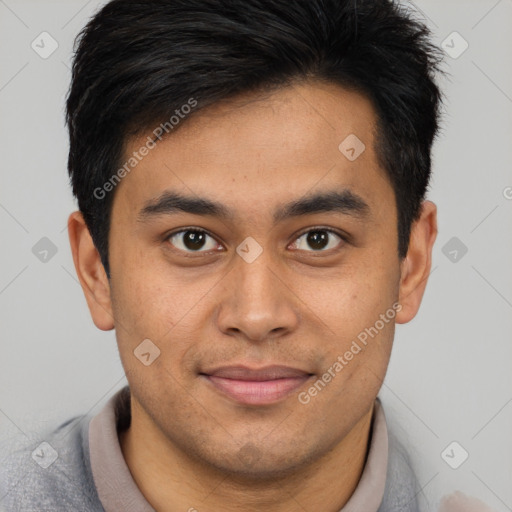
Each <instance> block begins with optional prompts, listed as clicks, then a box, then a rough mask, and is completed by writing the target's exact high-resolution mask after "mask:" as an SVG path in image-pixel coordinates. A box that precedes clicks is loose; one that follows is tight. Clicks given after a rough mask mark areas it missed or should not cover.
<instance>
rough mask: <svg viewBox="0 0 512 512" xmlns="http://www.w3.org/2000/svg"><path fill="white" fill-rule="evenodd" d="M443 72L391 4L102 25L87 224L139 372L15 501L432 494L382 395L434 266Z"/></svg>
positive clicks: (213, 504) (84, 276)
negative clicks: (433, 195) (398, 341)
mask: <svg viewBox="0 0 512 512" xmlns="http://www.w3.org/2000/svg"><path fill="white" fill-rule="evenodd" d="M438 62H439V56H438V53H437V51H436V50H435V48H433V47H432V46H431V45H430V43H429V41H428V31H427V30H426V28H425V27H424V26H423V25H422V24H420V23H418V22H416V21H414V20H413V19H412V18H411V17H410V15H409V14H408V13H407V12H405V11H404V10H403V8H401V7H400V6H398V5H396V4H394V3H391V2H388V1H384V0H379V1H359V2H348V1H343V0H294V1H289V0H287V1H285V0H243V1H242V0H238V1H237V0H229V1H228V0H169V1H162V0H158V1H156V0H151V1H145V2H142V1H131V0H114V1H112V2H110V3H108V4H106V5H105V6H104V7H103V9H101V10H100V11H99V12H98V13H97V14H96V15H95V16H94V18H93V19H92V20H91V21H90V22H89V23H88V25H87V26H86V27H85V29H84V30H83V32H82V33H81V35H80V37H79V41H78V44H77V49H76V55H75V58H74V64H73V77H72V84H71V88H70V91H69V96H68V100H67V122H68V128H69V131H70V152H69V172H70V176H71V181H72V185H73V191H74V194H75V195H76V197H77V199H78V205H79V211H78V212H75V213H73V214H72V215H71V216H70V218H69V223H68V227H69V236H70V243H71V249H72V253H73V258H74V262H75V267H76V271H77V275H78V277H79V279H80V283H81V285H82V288H83V290H84V294H85V298H86V300H87V303H88V305H89V309H90V312H91V315H92V319H93V321H94V323H95V325H96V326H97V327H98V328H99V329H102V330H111V329H115V331H116V336H117V342H118V346H119V352H120V356H121V360H122V364H123V367H124V369H125V371H126V376H127V380H128V383H129V387H127V388H125V389H123V390H121V391H120V392H118V393H117V394H116V395H115V396H114V397H112V399H111V400H110V402H109V403H108V404H107V406H106V407H105V408H104V409H103V411H102V412H100V414H98V415H97V416H95V417H94V418H92V419H91V418H89V417H80V418H74V419H73V420H70V421H69V422H67V423H66V424H64V425H62V426H61V427H59V428H58V429H56V430H55V431H54V432H53V433H52V434H51V435H50V436H47V437H46V438H45V442H46V443H47V444H46V445H44V446H43V448H41V449H40V450H41V453H40V456H41V457H42V458H44V457H46V456H47V454H48V450H50V449H51V450H53V451H54V452H55V453H56V454H57V457H54V460H53V461H52V462H51V463H50V464H48V465H46V464H44V465H43V466H47V467H44V468H43V467H42V466H41V465H37V464H35V463H34V461H33V460H32V458H34V457H32V458H31V457H30V454H31V453H33V451H34V450H35V449H36V445H34V446H30V447H24V448H22V449H19V450H17V451H15V453H14V454H13V456H12V457H11V459H10V461H9V463H8V464H7V465H6V467H7V468H8V473H9V474H8V477H5V478H4V480H6V483H4V486H5V487H6V491H5V492H6V493H7V496H6V498H5V500H4V501H5V503H6V507H7V510H24V511H25V510H38V511H41V510H52V511H60V510H62V511H64V510H91V511H107V512H111V511H123V512H126V511H146V510H147V511H149V510H157V511H159V512H175V511H187V510H189V511H194V510H197V511H199V512H201V511H221V510H222V511H235V510H236V511H247V512H252V511H275V512H285V511H286V512H291V511H303V510H307V511H326V512H337V511H340V510H342V511H344V512H347V511H355V510H360V511H365V512H376V511H379V512H385V511H386V512H390V511H393V512H395V511H415V510H417V509H418V504H417V499H416V496H417V494H418V492H419V489H418V487H417V482H416V480H415V478H414V475H413V472H412V470H411V468H410V466H409V462H408V459H407V456H406V454H405V453H404V451H403V449H402V448H401V446H400V444H399V443H398V442H397V441H396V439H395V438H394V437H393V436H392V434H391V433H390V432H388V431H387V427H386V421H385V417H384V412H383V409H382V405H381V403H380V401H379V400H378V399H377V394H378V392H379V389H380V387H381V384H382V381H383V379H384V376H385V373H386V368H387V365H388V361H389V357H390V353H391V348H392V342H393V336H394V327H395V323H405V322H408V321H409V320H411V319H412V318H413V317H414V316H415V315H416V313H417V311H418V308H419V305H420V302H421V299H422V296H423V293H424V290H425V286H426V283H427V278H428V275H429V272H430V267H431V252H432V246H433V244H434V240H435V237H436V233H437V225H436V208H435V206H434V204H433V203H431V202H429V201H425V192H426V189H427V186H428V182H429V175H430V151H431V146H432V142H433V140H434V137H435V135H436V132H437V129H438V117H439V102H440V93H439V90H438V88H437V86H436V84H435V82H434V79H433V76H434V73H435V72H436V70H437V65H438ZM45 450H47V451H46V452H45ZM53 451H52V452H51V453H53ZM36 456H37V453H36Z"/></svg>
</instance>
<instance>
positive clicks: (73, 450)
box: [0, 416, 104, 512]
mask: <svg viewBox="0 0 512 512" xmlns="http://www.w3.org/2000/svg"><path fill="white" fill-rule="evenodd" d="M89 421H90V418H89V417H87V416H79V417H76V418H72V419H70V420H68V421H66V422H65V423H63V424H61V425H60V426H59V427H58V428H56V429H55V430H53V431H51V432H50V433H48V434H47V435H44V436H37V438H34V439H30V440H29V439H26V438H23V439H15V440H13V439H9V440H3V441H2V443H1V444H0V500H1V501H0V510H2V511H4V512H17V511H23V512H32V511H33V512H36V511H37V512H46V511H48V512H50V511H51V512H61V511H62V512H64V511H66V512H68V511H69V510H90V511H92V512H104V509H103V507H102V506H101V503H100V501H99V498H98V495H97V492H96V488H95V486H94V481H93V478H92V472H91V468H90V460H89V442H88V428H89Z"/></svg>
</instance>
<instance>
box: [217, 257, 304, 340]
mask: <svg viewBox="0 0 512 512" xmlns="http://www.w3.org/2000/svg"><path fill="white" fill-rule="evenodd" d="M233 264H234V268H233V269H232V271H231V272H230V274H229V277H228V280H229V283H228V296H227V297H226V300H225V301H224V302H223V303H222V304H221V311H220V314H219V327H220V328H221V329H222V330H223V331H224V332H231V333H233V332H237V333H243V334H244V335H245V336H246V337H247V338H250V339H252V340H261V339H264V338H266V337H269V336H275V335H277V334H278V333H281V334H283V333H285V332H288V331H290V330H293V329H294V328H295V327H296V325H297V322H298V314H297V311H296V308H295V304H294V302H293V297H292V294H291V292H290V291H289V290H288V289H287V287H286V286H284V285H283V283H282V282H281V280H280V279H278V278H277V277H276V275H275V272H276V271H275V270H274V271H273V270H271V268H272V267H275V262H273V258H272V254H271V253H270V252H269V251H268V252H267V251H263V252H261V253H260V254H259V255H258V257H257V258H255V259H254V260H252V261H250V262H249V261H247V260H245V259H244V258H243V255H242V256H241V257H238V255H237V256H236V258H235V261H234V262H233Z"/></svg>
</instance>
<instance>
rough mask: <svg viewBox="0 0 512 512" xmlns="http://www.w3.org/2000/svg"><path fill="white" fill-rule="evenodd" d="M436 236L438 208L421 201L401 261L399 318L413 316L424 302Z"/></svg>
mask: <svg viewBox="0 0 512 512" xmlns="http://www.w3.org/2000/svg"><path fill="white" fill-rule="evenodd" d="M436 236H437V208H436V205H435V204H434V203H432V202H430V201H424V202H423V203H422V209H421V215H420V217H419V219H418V220H417V221H416V222H414V224H413V225H412V229H411V236H410V241H409V249H408V251H407V255H406V257H405V258H404V260H403V261H402V263H401V277H400V291H399V303H400V304H401V306H402V309H401V310H400V311H399V312H397V315H396V322H397V323H399V324H404V323H407V322H409V321H410V320H412V319H413V318H414V317H415V316H416V313H417V312H418V309H419V307H420V304H421V299H422V298H423V293H424V292H425V288H426V286H427V280H428V277H429V275H430V268H431V266H432V247H433V246H434V242H435V239H436Z"/></svg>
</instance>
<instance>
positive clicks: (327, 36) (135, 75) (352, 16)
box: [66, 0, 442, 275]
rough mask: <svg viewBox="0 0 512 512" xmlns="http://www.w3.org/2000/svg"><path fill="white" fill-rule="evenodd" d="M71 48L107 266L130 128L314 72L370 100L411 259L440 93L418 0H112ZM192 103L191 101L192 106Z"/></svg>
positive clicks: (76, 140) (99, 243)
mask: <svg viewBox="0 0 512 512" xmlns="http://www.w3.org/2000/svg"><path fill="white" fill-rule="evenodd" d="M74 50H75V53H74V59H73V67H72V81H71V85H70V89H69V93H68V97H67V104H66V107H67V108H66V122H67V126H68V129H69V137H70V149H69V159H68V170H69V174H70V178H71V183H72V187H73V193H74V195H75V196H76V197H77V199H78V207H79V209H80V211H81V212H82V214H83V216H84V219H85V222H86V224H87V227H88V229H89V231H90V233H91V236H92V239H93V241H94V244H95V246H96V248H97V250H98V252H99V254H100V257H101V261H102V263H103V265H104V267H105V271H106V272H107V275H109V264H108V235H109V230H110V218H111V209H112V201H113V197H114V193H113V192H114V189H115V184H116V183H113V178H114V179H120V177H121V176H122V175H123V173H122V172H121V173H119V172H118V169H119V170H120V166H121V165H123V162H122V158H123V153H124V148H125V147H126V142H127V140H128V139H129V137H131V136H134V135H137V134H143V133H144V132H145V131H147V130H153V128H155V126H161V127H162V128H164V127H165V130H166V132H169V131H170V130H171V129H172V128H173V127H174V126H176V127H177V124H178V123H176V122H172V121H171V122H169V120H171V118H172V117H173V116H174V118H175V119H178V118H177V116H176V115H177V114H178V113H179V114H180V119H179V121H181V122H179V125H182V124H183V122H186V119H188V118H190V117H191V116H193V115H196V114H197V112H198V111H200V110H201V109H203V108H205V107H207V106H209V105H212V104H214V103H216V102H219V101H221V100H226V99H230V98H232V97H234V96H237V95H240V94H244V93H251V92H257V91H272V90H274V89H278V88H281V87H285V86H287V85H292V84H294V83H298V82H300V81H304V80H311V79H312V80H320V81H326V82H329V83H334V84H338V85H340V86H343V87H345V88H348V89H350V90H354V91H357V92H360V93H361V94H363V95H365V97H367V98H368V99H369V100H370V101H371V102H372V105H373V107H374V109H375V111H376V114H377V119H378V123H377V134H376V144H375V149H376V152H377V157H378V159H379V164H380V165H381V166H382V167H383V168H384V169H385V171H386V173H387V175H388V177H389V180H390V182H391V184H392V186H393V189H394V193H395V197H396V205H397V211H398V253H399V255H400V257H401V258H403V257H404V256H405V255H406V253H407V248H408V244H409V238H410V232H411V226H412V223H413V222H414V221H415V220H416V219H417V218H418V216H419V213H420V207H421V202H422V200H423V198H424V197H425V193H426V190H427V187H428V183H429V178H430V173H431V155H430V153H431V147H432V143H433V140H434V138H435V136H436V134H437V131H438V126H439V117H440V104H441V101H442V97H441V93H440V90H439V88H438V86H437V85H436V82H435V75H436V73H437V72H439V71H440V66H439V65H440V63H441V60H442V57H441V51H440V50H439V48H437V47H436V46H434V45H433V44H432V43H431V42H430V32H429V30H428V28H427V27H426V26H425V25H424V23H422V22H421V21H420V20H418V19H416V18H415V15H414V14H413V12H411V11H410V9H409V10H408V9H407V8H406V7H405V6H403V5H400V4H399V3H397V2H394V1H390V0H144V1H143V0H113V1H110V2H108V3H107V4H106V5H105V6H103V7H102V8H101V9H100V10H99V11H98V12H97V13H96V14H95V15H94V17H93V18H92V19H91V20H90V21H89V22H88V24H87V25H86V26H85V27H84V29H83V30H82V31H81V32H80V34H79V35H78V36H77V39H76V41H75V48H74ZM184 105H194V108H193V109H191V108H188V111H191V110H192V111H191V112H190V113H189V114H188V115H187V116H183V115H181V113H182V112H188V111H187V110H185V109H184V107H183V106H184ZM182 109H183V110H182ZM157 132H158V130H153V133H155V135H158V133H157ZM160 132H162V133H163V129H160ZM340 142H341V141H340ZM148 144H149V138H148ZM132 163H133V164H136V162H132ZM124 169H125V172H129V170H130V169H129V168H127V167H126V165H125V166H124ZM116 172H117V174H116ZM108 183H110V184H111V185H112V186H107V187H105V184H108ZM98 191H99V192H98ZM106 191H108V192H109V193H108V194H107V193H106Z"/></svg>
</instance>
